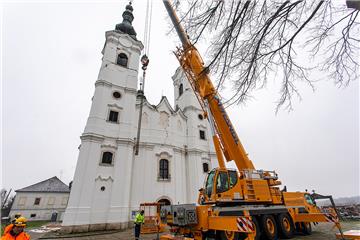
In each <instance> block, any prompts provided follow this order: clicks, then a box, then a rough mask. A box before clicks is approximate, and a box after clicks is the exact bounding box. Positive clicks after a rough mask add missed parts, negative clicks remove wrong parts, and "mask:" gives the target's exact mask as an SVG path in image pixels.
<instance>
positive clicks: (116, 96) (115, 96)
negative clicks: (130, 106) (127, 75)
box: [113, 91, 121, 99]
mask: <svg viewBox="0 0 360 240" xmlns="http://www.w3.org/2000/svg"><path fill="white" fill-rule="evenodd" d="M113 97H114V98H116V99H119V98H121V93H119V92H118V91H115V92H113Z"/></svg>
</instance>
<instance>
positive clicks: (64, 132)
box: [0, 0, 360, 197]
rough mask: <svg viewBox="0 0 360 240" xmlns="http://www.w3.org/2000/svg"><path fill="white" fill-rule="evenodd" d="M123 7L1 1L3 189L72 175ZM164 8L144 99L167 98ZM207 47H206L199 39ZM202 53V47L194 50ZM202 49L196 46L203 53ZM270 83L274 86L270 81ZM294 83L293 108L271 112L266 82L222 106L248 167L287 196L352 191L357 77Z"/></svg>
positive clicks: (355, 183) (171, 40) (170, 46)
mask: <svg viewBox="0 0 360 240" xmlns="http://www.w3.org/2000/svg"><path fill="white" fill-rule="evenodd" d="M145 2H146V1H139V0H135V1H134V3H133V6H134V16H135V20H134V23H133V25H134V26H135V30H136V31H137V33H138V39H139V40H143V31H144V27H143V26H144V16H145V9H146V4H145ZM126 3H127V1H123V0H119V1H101V2H100V1H76V2H75V3H74V2H72V1H71V2H70V1H53V2H52V1H46V2H45V1H36V2H27V1H5V2H4V3H3V4H2V6H1V33H0V35H1V70H2V71H1V84H2V85H1V101H2V102H1V110H2V113H1V121H2V122H1V123H2V124H1V128H2V129H1V136H2V139H1V141H2V144H1V157H2V168H1V170H2V186H3V187H5V188H7V189H9V188H13V189H19V188H22V187H26V186H28V185H31V184H34V183H37V182H39V181H42V180H45V179H47V178H50V177H53V176H55V175H56V176H58V177H59V178H61V180H63V181H64V182H65V183H69V182H70V181H71V179H72V178H73V174H74V171H75V167H76V161H77V156H78V146H79V144H80V138H79V136H80V135H81V133H82V131H83V129H84V127H85V123H86V120H87V117H88V114H89V110H90V104H91V97H92V95H93V92H94V83H95V81H96V79H97V75H98V71H99V69H100V64H101V57H102V55H101V50H102V47H103V45H104V42H105V31H108V30H113V29H114V28H115V25H116V24H117V23H120V22H121V21H122V17H121V14H122V13H123V11H124V8H125V5H126ZM166 17H167V16H166V11H165V9H164V7H163V5H162V2H161V1H154V5H153V19H152V33H151V46H150V54H149V58H150V65H149V68H148V75H147V82H146V88H145V94H146V97H147V99H148V100H149V102H150V103H152V104H157V103H158V102H159V101H160V99H161V96H162V95H165V96H167V97H168V99H169V101H170V102H171V103H172V102H173V99H174V97H173V85H172V81H171V76H172V74H173V73H174V72H175V70H176V68H177V67H178V62H177V60H176V59H175V57H174V56H173V54H172V52H171V51H172V50H174V49H175V47H176V46H177V45H179V41H178V40H177V38H176V37H175V36H168V35H167V32H168V31H169V26H168V25H167V24H168V22H167V20H166ZM203 44H205V45H206V43H203ZM202 47H205V46H202ZM202 47H201V48H202ZM274 86H275V85H274ZM315 87H316V91H315V92H313V91H312V90H311V89H310V88H308V87H307V86H301V87H300V90H301V94H302V97H303V100H302V101H295V102H294V110H293V111H292V112H286V111H281V112H279V113H278V114H277V115H276V114H275V107H276V100H277V99H278V98H279V95H278V91H277V89H276V88H275V87H272V86H271V85H270V86H269V87H268V88H267V89H263V90H261V91H257V92H255V93H254V98H253V99H252V100H251V101H249V102H247V103H246V104H245V105H239V106H234V107H232V108H231V109H229V114H230V117H231V119H232V121H233V123H234V125H235V127H236V129H237V132H238V135H239V137H240V139H241V141H242V143H243V145H244V147H245V149H246V150H247V152H248V153H249V156H250V158H251V159H252V161H253V163H254V165H255V167H256V168H257V169H266V170H276V171H277V172H278V174H279V177H280V180H281V181H282V182H283V183H284V184H285V185H287V188H288V190H290V191H296V190H305V189H309V190H312V189H315V190H316V191H317V192H319V193H322V194H332V195H334V196H335V197H341V196H343V197H345V196H355V195H359V170H360V169H359V81H356V82H351V83H350V84H349V86H348V87H347V88H338V87H336V86H335V85H334V84H333V83H332V82H331V81H323V82H319V83H316V84H315Z"/></svg>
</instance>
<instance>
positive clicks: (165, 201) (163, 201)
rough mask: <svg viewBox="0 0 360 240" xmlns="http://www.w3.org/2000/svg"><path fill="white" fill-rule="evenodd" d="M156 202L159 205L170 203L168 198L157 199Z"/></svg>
mask: <svg viewBox="0 0 360 240" xmlns="http://www.w3.org/2000/svg"><path fill="white" fill-rule="evenodd" d="M158 203H160V204H161V205H163V206H164V205H171V202H170V201H169V199H166V198H162V199H160V200H159V201H158Z"/></svg>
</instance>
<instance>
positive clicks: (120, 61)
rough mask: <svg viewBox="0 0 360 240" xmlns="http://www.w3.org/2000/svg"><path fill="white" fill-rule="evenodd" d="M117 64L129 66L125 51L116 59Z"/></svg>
mask: <svg viewBox="0 0 360 240" xmlns="http://www.w3.org/2000/svg"><path fill="white" fill-rule="evenodd" d="M116 64H118V65H120V66H123V67H127V64H128V57H127V56H126V54H125V53H120V54H119V55H118V57H117V60H116Z"/></svg>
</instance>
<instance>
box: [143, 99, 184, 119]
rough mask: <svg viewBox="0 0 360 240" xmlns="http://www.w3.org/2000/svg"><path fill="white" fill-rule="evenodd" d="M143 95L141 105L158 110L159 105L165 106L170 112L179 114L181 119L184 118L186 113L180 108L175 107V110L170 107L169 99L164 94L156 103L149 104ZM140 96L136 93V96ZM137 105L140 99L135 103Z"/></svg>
mask: <svg viewBox="0 0 360 240" xmlns="http://www.w3.org/2000/svg"><path fill="white" fill-rule="evenodd" d="M142 96H143V97H144V103H143V106H147V107H148V108H149V109H151V110H154V111H158V110H159V109H160V108H161V106H163V105H164V106H165V108H166V109H167V110H168V111H169V112H170V114H179V115H180V116H181V117H182V118H183V119H186V118H187V117H186V115H185V114H184V112H183V111H182V110H181V109H180V108H176V109H175V110H174V109H173V108H172V106H171V104H170V103H169V100H168V99H167V97H166V96H162V97H161V100H160V102H159V103H158V104H157V105H153V104H150V103H149V102H148V100H147V99H146V97H145V95H142ZM140 97H141V96H140V95H138V98H140ZM136 105H137V106H139V105H140V101H138V102H137V103H136Z"/></svg>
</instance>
